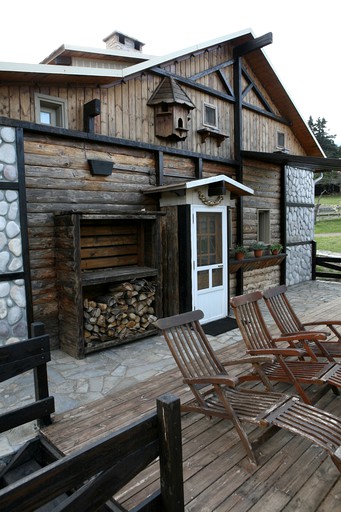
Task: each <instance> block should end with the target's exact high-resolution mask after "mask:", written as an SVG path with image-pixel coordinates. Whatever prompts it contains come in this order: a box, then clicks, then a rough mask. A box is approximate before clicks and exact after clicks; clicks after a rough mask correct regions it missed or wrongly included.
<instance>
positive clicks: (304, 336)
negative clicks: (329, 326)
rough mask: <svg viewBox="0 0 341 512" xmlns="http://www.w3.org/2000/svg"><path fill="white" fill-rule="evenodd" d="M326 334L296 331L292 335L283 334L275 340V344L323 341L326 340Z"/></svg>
mask: <svg viewBox="0 0 341 512" xmlns="http://www.w3.org/2000/svg"><path fill="white" fill-rule="evenodd" d="M326 337H327V336H326V334H325V333H323V332H321V331H320V332H318V331H315V332H314V331H296V332H291V333H289V334H288V333H285V334H284V333H283V334H281V336H280V337H279V338H273V339H272V341H273V343H280V342H281V341H287V342H290V343H295V341H297V342H300V341H314V340H317V341H321V340H325V339H326Z"/></svg>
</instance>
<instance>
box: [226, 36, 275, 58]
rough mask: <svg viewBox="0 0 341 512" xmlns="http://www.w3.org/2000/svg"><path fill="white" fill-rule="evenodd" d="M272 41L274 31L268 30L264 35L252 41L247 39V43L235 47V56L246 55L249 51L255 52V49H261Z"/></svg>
mask: <svg viewBox="0 0 341 512" xmlns="http://www.w3.org/2000/svg"><path fill="white" fill-rule="evenodd" d="M271 43H272V32H268V33H267V34H264V35H263V36H260V37H256V39H253V40H252V41H247V42H246V43H243V44H240V45H239V46H236V47H235V48H234V49H233V57H234V58H238V57H242V56H243V55H246V54H247V53H250V52H253V51H254V50H259V49H260V48H263V46H267V45H269V44H271Z"/></svg>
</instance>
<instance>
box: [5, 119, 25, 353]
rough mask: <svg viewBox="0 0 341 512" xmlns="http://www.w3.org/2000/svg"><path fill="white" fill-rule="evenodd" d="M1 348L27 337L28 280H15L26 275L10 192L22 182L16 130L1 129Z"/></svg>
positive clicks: (17, 218) (15, 200)
mask: <svg viewBox="0 0 341 512" xmlns="http://www.w3.org/2000/svg"><path fill="white" fill-rule="evenodd" d="M0 183H2V184H3V186H2V188H1V189H0V276H2V277H5V280H3V279H2V280H1V281H0V345H5V344H7V343H12V342H14V341H18V340H20V339H24V338H26V337H27V320H26V294H25V283H24V279H15V280H11V276H10V275H11V274H14V273H17V272H23V270H24V267H23V259H22V244H21V226H20V212H19V192H18V191H17V190H10V189H6V183H8V184H13V183H18V167H17V155H16V141H15V129H14V128H9V127H5V126H0Z"/></svg>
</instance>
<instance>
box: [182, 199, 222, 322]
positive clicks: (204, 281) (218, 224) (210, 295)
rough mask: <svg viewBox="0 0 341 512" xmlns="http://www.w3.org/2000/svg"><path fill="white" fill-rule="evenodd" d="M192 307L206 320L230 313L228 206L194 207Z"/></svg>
mask: <svg viewBox="0 0 341 512" xmlns="http://www.w3.org/2000/svg"><path fill="white" fill-rule="evenodd" d="M191 208H192V212H191V213H192V234H191V235H192V236H191V240H192V306H193V309H201V310H202V311H203V312H204V315H205V316H204V319H203V321H202V323H207V322H212V321H213V320H218V319H219V318H224V317H226V316H227V296H228V290H227V263H228V262H227V233H226V224H227V222H226V214H227V212H226V207H225V206H215V207H208V206H192V207H191Z"/></svg>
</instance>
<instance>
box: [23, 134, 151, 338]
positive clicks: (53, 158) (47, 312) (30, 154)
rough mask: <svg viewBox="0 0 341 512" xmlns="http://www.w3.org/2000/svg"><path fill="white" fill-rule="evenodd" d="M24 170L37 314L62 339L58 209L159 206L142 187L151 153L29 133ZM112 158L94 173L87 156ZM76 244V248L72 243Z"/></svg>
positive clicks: (148, 178) (147, 176)
mask: <svg viewBox="0 0 341 512" xmlns="http://www.w3.org/2000/svg"><path fill="white" fill-rule="evenodd" d="M24 150H25V174H26V194H27V212H28V231H29V232H28V236H29V247H30V266H31V281H32V294H33V315H34V318H35V319H36V320H41V321H43V322H44V323H45V325H46V330H47V332H49V333H50V335H51V341H52V346H53V347H55V346H56V345H57V344H58V300H57V289H56V270H55V259H56V252H55V232H54V230H55V225H54V213H56V212H65V211H70V210H73V211H86V212H89V213H91V212H93V211H101V212H103V213H109V212H115V211H116V212H117V211H120V212H124V211H131V210H136V211H137V212H138V211H140V210H141V209H142V208H145V209H147V210H148V209H149V210H155V209H156V208H157V202H156V200H154V199H152V198H149V197H148V196H145V195H144V194H143V193H142V190H143V189H144V188H147V187H150V185H151V182H152V184H154V183H155V168H154V165H155V163H154V162H155V160H154V156H153V154H152V153H149V152H147V151H143V150H138V149H129V148H123V147H121V146H120V147H113V146H110V145H105V144H104V145H100V144H95V143H94V144H92V143H90V142H82V141H79V140H71V139H67V138H59V137H48V136H46V137H42V136H41V135H34V134H32V133H29V132H28V133H25V148H24ZM91 158H93V159H112V161H113V173H112V175H110V176H106V177H103V176H92V175H91V173H90V169H89V164H88V162H87V160H88V159H91ZM71 250H72V249H71Z"/></svg>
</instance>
